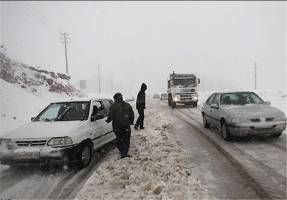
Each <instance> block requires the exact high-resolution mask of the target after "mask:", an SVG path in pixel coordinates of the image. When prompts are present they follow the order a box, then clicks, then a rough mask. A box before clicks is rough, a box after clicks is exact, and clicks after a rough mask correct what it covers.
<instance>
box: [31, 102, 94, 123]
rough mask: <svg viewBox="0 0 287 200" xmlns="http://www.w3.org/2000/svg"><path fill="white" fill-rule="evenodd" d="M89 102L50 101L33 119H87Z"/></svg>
mask: <svg viewBox="0 0 287 200" xmlns="http://www.w3.org/2000/svg"><path fill="white" fill-rule="evenodd" d="M89 108H90V102H89V101H85V102H61V103H52V104H50V105H49V106H48V107H47V108H45V109H44V110H43V111H42V112H41V113H40V114H39V115H38V116H37V117H36V118H35V119H34V121H76V120H87V119H88V116H89Z"/></svg>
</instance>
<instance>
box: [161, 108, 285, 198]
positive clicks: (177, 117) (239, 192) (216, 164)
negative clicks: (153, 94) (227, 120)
mask: <svg viewBox="0 0 287 200" xmlns="http://www.w3.org/2000/svg"><path fill="white" fill-rule="evenodd" d="M160 104H161V106H162V107H163V109H162V110H166V112H167V115H170V116H172V121H173V125H174V126H175V127H174V128H175V129H176V135H177V138H178V140H179V142H180V143H181V144H182V146H183V147H184V148H185V149H186V150H187V152H188V153H189V155H190V157H191V158H192V159H193V161H194V162H196V163H197V164H198V170H199V171H200V174H201V177H202V179H203V182H204V183H205V184H206V185H207V187H208V190H209V192H210V195H211V196H214V197H215V198H219V199H223V198H228V199H230V198H232V199H262V198H263V199H286V131H285V132H284V134H283V135H282V136H281V137H280V138H270V137H269V138H268V137H253V138H243V139H236V140H235V141H233V142H225V141H224V140H223V139H222V138H221V137H220V136H219V131H218V130H214V129H211V130H207V129H205V128H203V125H202V118H201V115H200V108H187V107H184V106H178V107H177V108H176V109H170V108H168V106H167V105H166V103H160Z"/></svg>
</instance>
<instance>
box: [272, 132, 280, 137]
mask: <svg viewBox="0 0 287 200" xmlns="http://www.w3.org/2000/svg"><path fill="white" fill-rule="evenodd" d="M281 135H282V132H280V133H274V134H272V136H273V137H280V136H281Z"/></svg>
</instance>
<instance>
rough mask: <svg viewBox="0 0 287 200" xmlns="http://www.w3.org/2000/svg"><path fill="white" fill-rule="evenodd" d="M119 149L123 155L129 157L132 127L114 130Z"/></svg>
mask: <svg viewBox="0 0 287 200" xmlns="http://www.w3.org/2000/svg"><path fill="white" fill-rule="evenodd" d="M114 133H115V134H116V141H117V147H118V149H119V151H120V153H121V155H127V154H128V152H129V148H130V138H131V129H130V126H128V127H122V128H116V129H114Z"/></svg>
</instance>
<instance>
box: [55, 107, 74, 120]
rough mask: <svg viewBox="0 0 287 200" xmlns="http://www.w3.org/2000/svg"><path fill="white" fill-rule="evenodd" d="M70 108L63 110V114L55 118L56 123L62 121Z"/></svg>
mask: <svg viewBox="0 0 287 200" xmlns="http://www.w3.org/2000/svg"><path fill="white" fill-rule="evenodd" d="M70 108H71V107H67V108H66V110H65V111H64V112H62V113H61V114H60V115H59V117H57V120H56V121H60V120H62V119H63V118H64V117H65V115H66V114H67V112H68V111H69V110H70Z"/></svg>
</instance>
